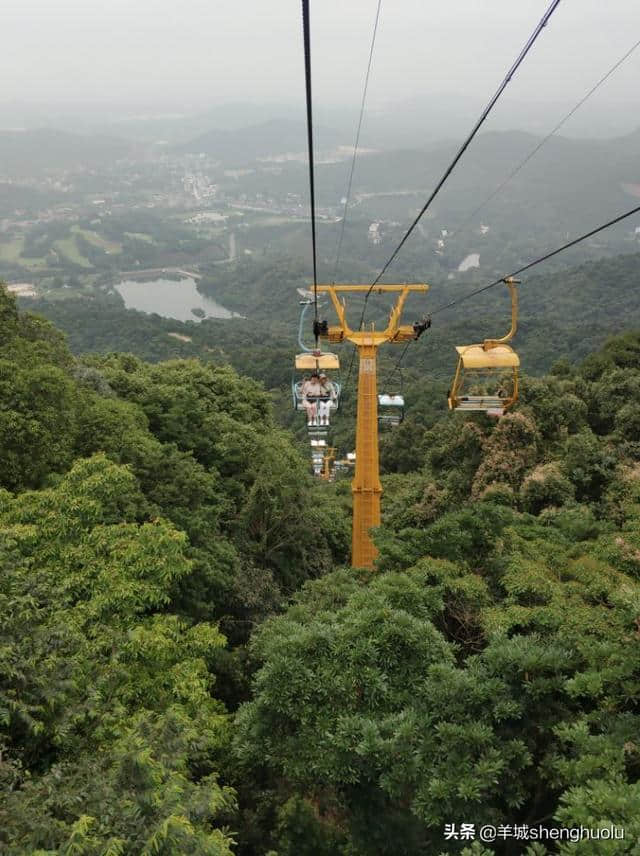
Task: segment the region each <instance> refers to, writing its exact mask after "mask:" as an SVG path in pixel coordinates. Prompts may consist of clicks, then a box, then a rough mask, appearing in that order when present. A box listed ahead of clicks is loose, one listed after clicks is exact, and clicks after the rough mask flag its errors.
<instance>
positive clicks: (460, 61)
mask: <svg viewBox="0 0 640 856" xmlns="http://www.w3.org/2000/svg"><path fill="white" fill-rule="evenodd" d="M376 5H377V0H311V23H312V54H313V83H314V99H315V101H316V103H317V104H318V105H319V106H320V107H322V106H325V105H335V104H340V105H343V106H350V105H357V104H358V102H359V99H360V94H361V88H362V82H363V77H364V72H365V68H366V60H367V56H368V51H369V44H370V39H371V32H372V27H373V21H374V18H375V10H376ZM548 5H549V0H448V2H442V0H382V11H381V17H380V26H379V32H378V40H377V44H376V51H375V57H374V67H373V72H372V77H371V83H370V90H369V104H371V105H372V107H375V106H376V105H384V104H385V103H389V102H392V101H395V100H411V99H414V98H420V97H421V96H433V95H442V94H445V95H447V94H449V95H453V94H457V95H464V96H465V97H469V98H472V99H477V101H478V104H479V105H480V104H481V103H482V102H483V101H486V100H488V97H489V96H490V94H492V92H493V91H494V90H495V88H496V86H497V85H498V83H499V82H500V80H501V78H502V76H503V75H504V73H505V71H506V69H507V68H508V67H509V65H510V64H511V62H512V61H513V59H514V58H515V56H516V55H517V53H518V52H519V50H520V48H521V47H522V45H523V44H524V42H525V41H526V39H527V37H528V35H529V34H530V33H531V31H532V30H533V28H534V27H535V25H536V23H537V22H538V21H539V19H540V18H541V17H542V14H543V13H544V11H545V9H546V8H547V6H548ZM300 6H301V4H300V0H244V1H243V2H238V0H172V2H168V0H108V1H107V2H105V0H3V2H2V4H1V9H0V32H2V51H0V80H1V81H2V93H1V94H0V101H3V102H8V101H13V102H40V103H44V102H56V103H74V102H75V103H80V102H87V101H94V102H120V103H123V104H130V105H136V108H137V107H140V106H142V105H148V106H149V108H150V109H153V110H156V111H157V110H163V109H166V110H167V111H173V110H180V109H181V108H183V107H185V108H191V107H193V106H203V105H206V104H208V103H220V102H223V101H245V100H246V101H259V100H263V101H283V100H287V101H288V100H291V101H301V100H302V98H303V84H302V73H303V54H302V37H301V13H300ZM636 39H640V0H562V2H561V3H560V6H559V7H558V10H557V11H556V13H555V14H554V16H553V18H552V20H551V22H550V24H549V25H548V27H547V28H546V30H545V31H544V32H543V34H542V36H541V38H540V40H539V42H538V43H537V44H536V46H535V48H534V50H533V52H532V54H531V55H530V57H529V58H528V59H527V62H526V65H525V66H524V67H523V70H522V72H521V73H520V74H519V75H518V77H517V79H516V80H514V82H513V84H512V85H511V87H510V90H509V96H510V97H511V98H514V99H519V100H521V101H548V100H559V101H565V100H566V101H567V103H570V102H571V101H572V99H573V100H575V99H577V98H578V97H580V96H581V95H582V94H584V91H586V89H587V88H589V87H590V86H591V85H593V83H594V82H595V81H596V80H597V79H598V78H599V77H600V76H601V75H602V74H603V73H604V72H605V71H607V69H608V68H609V67H610V66H611V65H612V64H613V62H615V61H616V60H617V59H618V58H619V57H620V56H622V54H623V53H624V52H625V51H626V50H628V49H629V47H631V45H632V44H633V42H634V41H635V40H636ZM639 72H640V49H638V51H637V52H636V54H634V56H633V57H632V58H631V59H630V60H629V61H628V63H627V64H626V65H625V67H624V68H623V69H621V70H620V72H618V73H617V74H616V77H615V79H614V80H612V82H611V83H610V84H608V85H607V88H606V92H603V93H602V95H600V94H599V96H598V97H602V98H606V99H611V100H613V101H617V102H618V103H622V104H624V103H627V102H629V103H631V102H632V100H633V99H635V101H633V110H634V112H636V113H637V107H638V103H637V90H638V86H637V79H638V74H639Z"/></svg>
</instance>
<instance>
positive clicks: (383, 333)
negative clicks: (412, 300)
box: [318, 285, 429, 568]
mask: <svg viewBox="0 0 640 856" xmlns="http://www.w3.org/2000/svg"><path fill="white" fill-rule="evenodd" d="M369 289H370V286H368V285H319V286H318V292H324V293H328V294H329V296H330V297H331V301H332V303H333V306H334V309H335V311H336V315H337V316H338V322H339V323H338V325H337V326H331V327H329V328H328V332H327V333H326V334H325V338H328V339H329V341H330V342H334V343H336V342H342V341H344V340H345V339H346V340H347V341H349V342H352V343H353V344H354V345H355V346H356V347H357V349H358V357H359V361H360V368H359V372H358V415H357V427H356V470H355V476H354V479H353V482H352V484H351V489H352V491H353V530H352V537H351V564H352V565H353V567H354V568H372V567H373V562H374V559H375V558H376V548H375V546H374V544H373V541H372V540H371V538H370V536H369V530H370V529H371V528H372V527H373V526H379V525H380V496H381V494H382V485H381V484H380V467H379V463H378V385H377V371H376V360H377V354H378V348H379V347H380V345H384V344H385V343H387V342H394V343H398V342H407V341H409V340H410V339H415V338H417V334H416V329H415V327H414V326H412V325H411V324H400V317H401V315H402V310H403V308H404V304H405V301H406V299H407V297H408V295H409V292H411V291H420V292H426V291H428V289H429V286H428V285H376V286H375V288H373V289H372V291H373V292H375V293H376V294H381V293H385V292H395V293H397V295H398V296H397V299H396V302H395V305H394V307H393V309H392V310H391V314H390V315H389V322H388V324H387V327H386V329H385V330H380V331H377V330H375V328H374V325H373V324H371V325H369V327H368V328H367V329H363V330H352V329H351V328H350V327H349V325H348V324H347V320H346V306H345V301H344V299H343V300H341V299H340V298H339V297H338V293H339V292H340V293H342V292H347V293H354V292H363V291H364V292H368V291H369Z"/></svg>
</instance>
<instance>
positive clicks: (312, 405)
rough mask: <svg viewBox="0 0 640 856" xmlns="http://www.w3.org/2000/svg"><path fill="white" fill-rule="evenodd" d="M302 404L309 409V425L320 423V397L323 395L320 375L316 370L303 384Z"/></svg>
mask: <svg viewBox="0 0 640 856" xmlns="http://www.w3.org/2000/svg"><path fill="white" fill-rule="evenodd" d="M301 392H302V404H303V406H304V409H305V410H306V411H307V425H309V426H311V425H317V424H318V399H319V398H320V396H321V395H322V387H321V386H320V377H319V375H318V373H317V372H314V373H313V374H312V375H311V377H310V378H309V380H305V382H304V383H303V384H302V390H301Z"/></svg>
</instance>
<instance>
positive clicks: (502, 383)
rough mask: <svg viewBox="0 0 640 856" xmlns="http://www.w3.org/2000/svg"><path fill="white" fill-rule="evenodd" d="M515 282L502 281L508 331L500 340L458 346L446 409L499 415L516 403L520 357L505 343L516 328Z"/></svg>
mask: <svg viewBox="0 0 640 856" xmlns="http://www.w3.org/2000/svg"><path fill="white" fill-rule="evenodd" d="M517 283H518V280H515V279H513V278H512V277H509V278H508V279H505V284H506V285H507V286H508V288H509V291H510V293H511V329H510V330H509V332H508V333H507V335H506V336H503V337H502V339H485V341H484V342H483V343H482V344H481V345H458V346H457V347H456V351H457V352H458V366H457V368H456V374H455V377H454V379H453V383H452V385H451V390H450V392H449V409H450V410H458V411H462V412H467V413H470V412H479V413H486V414H488V415H489V416H502V415H503V414H504V413H505V412H506V411H507V410H508V409H509V408H510V407H513V405H514V404H515V403H516V401H517V400H518V369H519V367H520V358H519V357H518V355H517V354H516V352H515V351H514V350H513V348H512V347H511V346H510V345H509V344H507V343H508V342H510V341H511V339H513V337H514V335H515V333H516V330H517V326H518V292H517V289H516V285H517Z"/></svg>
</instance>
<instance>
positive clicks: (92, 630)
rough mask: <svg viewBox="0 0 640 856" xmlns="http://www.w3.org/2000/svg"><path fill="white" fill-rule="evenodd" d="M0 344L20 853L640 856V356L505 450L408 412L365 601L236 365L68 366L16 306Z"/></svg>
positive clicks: (109, 358) (325, 506)
mask: <svg viewBox="0 0 640 856" xmlns="http://www.w3.org/2000/svg"><path fill="white" fill-rule="evenodd" d="M594 281H595V279H594ZM91 305H93V304H90V303H89V302H88V301H87V306H91ZM622 311H623V310H622V308H621V309H620V313H622ZM60 313H61V314H63V313H64V307H62V306H61V308H60ZM618 317H621V314H620V315H619V316H618ZM164 323H165V322H162V324H164ZM166 323H169V322H166ZM153 324H155V325H156V327H152V322H151V321H150V322H149V325H150V326H149V327H148V328H144V329H145V332H148V333H149V334H150V335H151V333H152V334H153V336H154V337H155V336H159V333H158V332H157V331H158V330H160V329H161V328H160V326H159V324H160V322H159V320H158V322H156V321H153ZM69 326H70V325H69ZM179 327H180V325H174V327H173V328H172V329H175V330H177V329H178V328H179ZM192 327H193V329H194V330H195V328H196V325H192ZM189 329H191V328H189ZM198 329H202V328H198ZM204 329H206V328H204ZM154 330H155V331H156V332H153V331H154ZM0 332H1V336H0V402H1V407H0V487H1V488H2V490H0V561H1V562H2V575H1V576H0V616H1V618H0V745H1V746H2V752H1V754H0V787H1V788H2V790H3V792H4V794H5V799H4V800H3V801H2V802H0V850H2V852H6V853H8V854H10V856H22V854H42V856H44V854H61V856H62V854H87V856H107V854H110V856H114V854H132V856H134V854H136V856H137V854H156V853H157V854H171V856H182V854H197V856H200V854H202V856H204V854H215V856H224V854H236V856H336V854H337V856H404V855H405V854H406V856H440V854H456V853H465V854H467V856H471V854H473V856H490V854H493V853H495V854H504V856H522V854H527V856H543V854H545V853H563V854H570V853H571V854H573V853H577V854H595V853H602V854H634V853H638V849H637V846H638V845H637V842H638V840H639V837H640V821H639V816H638V810H637V809H638V805H639V804H640V737H639V735H640V670H639V667H638V663H640V535H639V534H638V533H639V524H640V333H637V332H627V333H624V334H622V335H619V336H618V337H616V338H613V339H611V340H610V341H609V342H608V343H607V344H606V345H605V346H604V347H603V348H601V349H600V350H599V351H596V352H594V353H592V354H591V355H589V356H588V357H587V358H586V359H585V360H584V361H582V362H575V363H574V364H570V363H569V362H566V361H564V362H558V363H557V364H556V365H555V366H554V369H553V372H552V373H551V374H548V375H546V376H544V377H538V378H535V377H532V376H531V373H529V376H527V377H526V378H525V379H524V382H523V390H522V397H521V401H520V402H519V404H518V406H517V408H516V410H515V411H514V412H513V413H510V414H508V415H506V416H505V417H503V418H502V419H501V420H499V421H491V420H488V419H486V418H485V417H471V418H469V417H461V416H459V415H454V416H451V415H447V414H440V413H439V412H438V408H437V407H436V406H434V404H433V396H434V390H435V389H436V387H434V386H432V385H430V383H431V382H430V381H429V380H428V379H425V378H422V379H419V380H418V381H415V380H410V381H409V384H410V387H409V389H408V390H407V397H410V396H411V395H412V394H413V396H414V401H415V402H416V404H415V408H414V410H413V412H412V413H410V414H409V417H408V418H407V419H406V420H405V422H404V423H403V424H402V426H401V427H400V428H399V429H398V430H397V431H396V432H394V433H391V432H390V433H388V434H387V435H386V437H385V440H384V442H383V448H382V457H383V466H384V470H385V472H386V475H385V476H384V488H385V494H384V498H383V509H384V519H383V525H382V526H381V527H380V529H379V531H378V532H377V533H376V540H377V543H378V546H379V549H380V559H379V562H378V566H377V568H376V570H375V571H374V572H373V573H370V572H366V573H365V572H359V571H354V570H351V569H349V568H347V567H346V564H347V562H348V551H349V505H348V495H349V488H348V484H347V483H346V482H336V483H334V484H328V485H318V484H317V483H312V481H311V479H310V476H309V475H308V473H307V470H308V466H307V462H306V461H305V459H304V458H303V457H301V455H300V454H299V453H298V451H297V450H296V447H295V445H294V443H293V439H292V436H291V435H290V434H289V433H288V432H287V431H286V430H284V429H283V428H281V427H279V426H278V424H277V421H276V419H274V416H273V415H272V412H271V402H270V399H269V397H268V395H267V394H266V393H265V391H264V389H263V388H262V387H261V385H260V384H259V383H258V382H257V381H255V380H249V379H248V378H246V377H241V376H239V375H238V374H237V373H236V372H235V371H234V370H233V369H232V368H231V367H229V366H228V365H223V364H222V363H223V361H224V357H225V355H224V349H225V348H226V343H225V344H223V343H220V347H221V349H222V350H220V351H218V352H217V355H216V362H215V363H213V362H207V363H204V362H202V361H200V360H198V359H195V358H193V357H191V358H189V359H183V358H172V359H169V360H167V359H166V356H167V354H165V353H162V352H161V351H160V350H159V351H158V352H157V353H154V354H152V355H151V356H152V357H153V358H154V359H156V360H159V361H158V362H153V363H148V362H144V361H143V360H142V359H141V358H140V357H138V356H133V355H131V354H122V353H110V354H106V355H105V354H93V355H90V356H85V357H83V358H79V357H77V356H76V357H74V356H73V355H72V354H71V352H70V350H69V349H68V347H67V344H66V343H65V341H64V338H63V336H62V335H61V334H60V333H59V332H58V331H57V330H56V329H55V328H54V327H53V326H51V324H50V323H49V322H47V321H44V320H42V319H40V318H38V317H37V316H34V315H31V314H28V313H25V314H20V313H19V312H18V311H17V309H16V306H15V303H14V301H13V299H12V298H10V297H9V296H8V295H6V293H5V292H4V290H2V289H0ZM162 332H163V335H165V336H166V333H167V330H166V329H164V328H163V329H162ZM80 335H81V333H80V332H78V333H77V336H80ZM128 335H129V333H128V332H126V331H125V330H123V331H122V336H123V338H124V337H126V336H128ZM196 335H197V334H196ZM196 335H194V341H196ZM231 338H232V337H231V336H230V337H229V341H230V340H231ZM154 341H156V339H154ZM157 341H160V339H159V338H158V339H157ZM169 341H170V342H171V339H169ZM105 344H106V343H105ZM185 344H189V343H185ZM260 344H261V347H263V348H264V349H265V351H264V354H263V359H264V358H266V353H267V350H268V345H269V342H268V340H266V339H263V340H262V341H261V343H260ZM421 344H422V343H421ZM179 346H181V345H180V343H178V344H177V345H176V347H179ZM172 347H173V345H172ZM208 347H212V345H208ZM78 350H89V348H86V347H84V348H79V349H78ZM96 350H100V349H98V348H96ZM103 350H107V348H106V347H105V348H103ZM109 350H112V351H115V350H116V349H115V348H110V349H109ZM557 351H558V349H557V348H556V356H559V355H560V354H558V353H557ZM203 352H204V348H203ZM171 356H174V355H173V354H172V355H171ZM265 371H266V369H265ZM412 384H415V385H412ZM439 391H440V393H441V392H442V390H441V389H440V390H439ZM451 823H455V824H457V825H458V826H459V825H460V824H461V823H472V824H474V825H475V827H476V829H478V828H479V827H480V825H482V824H493V825H495V826H496V827H499V826H500V825H501V824H508V825H510V826H512V827H513V826H514V825H520V826H522V825H525V824H528V825H531V826H533V825H538V824H541V825H542V826H544V827H546V828H551V827H556V826H559V825H563V826H566V827H573V826H580V825H581V824H582V825H585V826H588V827H595V828H597V827H605V826H610V825H611V824H613V825H615V826H617V827H623V828H624V830H625V838H624V840H617V841H611V842H606V843H605V842H590V841H583V842H580V843H570V844H566V843H565V844H559V845H554V844H552V843H547V844H545V845H542V844H540V843H537V844H531V845H526V844H524V843H523V842H522V841H518V840H514V839H509V840H498V841H497V842H496V843H495V844H493V845H487V846H486V847H484V846H480V844H479V842H477V841H476V842H470V841H464V840H460V839H452V840H446V839H445V836H444V830H445V824H451Z"/></svg>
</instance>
